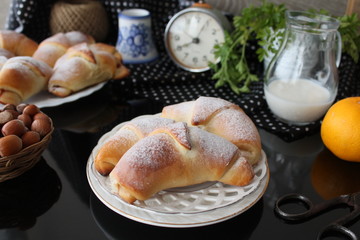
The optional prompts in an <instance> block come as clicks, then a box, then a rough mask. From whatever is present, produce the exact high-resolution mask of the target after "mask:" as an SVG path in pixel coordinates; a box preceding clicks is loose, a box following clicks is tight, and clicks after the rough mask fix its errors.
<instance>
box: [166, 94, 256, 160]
mask: <svg viewBox="0 0 360 240" xmlns="http://www.w3.org/2000/svg"><path fill="white" fill-rule="evenodd" d="M161 117H164V118H169V119H174V120H175V121H182V122H186V123H187V124H189V125H190V126H198V127H200V128H202V129H204V130H206V131H208V132H211V133H214V134H216V135H218V136H221V137H223V138H225V139H227V140H228V141H230V142H232V143H233V144H235V145H236V146H237V147H238V148H239V149H241V150H243V151H245V152H246V158H247V160H248V161H249V162H250V163H251V164H255V163H257V162H258V161H259V160H260V157H261V141H260V135H259V132H258V130H257V129H256V126H255V125H254V123H253V122H252V120H251V119H250V118H249V117H248V116H247V115H246V114H245V112H244V111H243V110H242V109H241V108H240V107H239V106H238V105H235V104H233V103H231V102H228V101H226V100H223V99H220V98H213V97H199V98H198V99H197V100H196V101H189V102H183V103H179V104H174V105H170V106H166V107H164V108H163V110H162V113H161Z"/></svg>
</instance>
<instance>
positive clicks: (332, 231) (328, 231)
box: [317, 224, 359, 240]
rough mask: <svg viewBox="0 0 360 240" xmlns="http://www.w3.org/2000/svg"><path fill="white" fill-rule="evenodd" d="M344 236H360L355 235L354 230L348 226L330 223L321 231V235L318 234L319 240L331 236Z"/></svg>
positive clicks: (353, 237)
mask: <svg viewBox="0 0 360 240" xmlns="http://www.w3.org/2000/svg"><path fill="white" fill-rule="evenodd" d="M339 235H340V236H344V237H347V239H351V240H359V238H358V237H357V236H356V235H355V233H354V232H352V231H351V230H350V229H348V228H347V227H344V226H342V225H339V224H330V225H328V226H327V227H325V228H324V229H323V230H321V231H320V233H319V235H318V236H317V240H321V239H325V238H326V237H329V236H339Z"/></svg>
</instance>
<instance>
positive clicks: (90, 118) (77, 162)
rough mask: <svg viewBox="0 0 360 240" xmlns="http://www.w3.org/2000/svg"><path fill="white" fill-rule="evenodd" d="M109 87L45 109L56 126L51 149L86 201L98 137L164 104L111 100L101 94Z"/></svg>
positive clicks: (143, 100)
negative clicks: (89, 168) (90, 163)
mask: <svg viewBox="0 0 360 240" xmlns="http://www.w3.org/2000/svg"><path fill="white" fill-rule="evenodd" d="M107 91H109V89H104V90H103V91H99V92H97V93H96V94H94V95H91V96H89V97H87V98H84V99H80V100H79V101H77V102H75V103H71V104H64V105H61V106H57V107H54V108H48V109H43V111H44V112H45V113H46V114H47V115H49V116H50V117H51V118H52V119H53V121H54V125H55V127H56V129H55V131H54V132H53V138H52V141H51V143H50V144H49V146H48V151H49V152H50V153H51V155H52V156H53V158H54V159H55V161H56V162H57V164H58V166H59V167H60V169H61V170H62V171H63V172H64V174H65V176H66V177H67V178H68V180H69V182H70V183H71V184H72V186H73V187H74V189H75V191H76V193H77V194H78V195H79V197H80V198H81V199H82V201H83V202H84V203H86V204H88V199H89V194H90V192H91V190H90V186H89V184H88V181H87V177H86V171H85V169H86V164H87V161H88V158H89V156H90V154H91V152H92V150H93V148H94V147H95V146H96V144H97V142H98V140H99V138H100V137H101V136H102V135H104V134H105V133H107V132H109V131H111V130H112V128H114V127H115V126H116V125H118V124H120V123H122V122H125V121H129V120H131V119H133V118H135V117H137V116H140V115H145V114H155V113H158V112H159V111H160V110H161V109H162V107H163V106H162V105H161V104H159V103H158V102H154V101H151V100H148V99H137V100H128V101H126V102H123V101H121V100H116V101H113V102H109V99H108V98H105V97H104V98H101V96H103V95H104V94H105V95H106V93H107ZM93 99H97V101H95V100H93ZM99 99H103V100H99ZM106 99H107V100H106Z"/></svg>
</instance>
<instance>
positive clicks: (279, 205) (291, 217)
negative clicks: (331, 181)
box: [274, 193, 360, 240]
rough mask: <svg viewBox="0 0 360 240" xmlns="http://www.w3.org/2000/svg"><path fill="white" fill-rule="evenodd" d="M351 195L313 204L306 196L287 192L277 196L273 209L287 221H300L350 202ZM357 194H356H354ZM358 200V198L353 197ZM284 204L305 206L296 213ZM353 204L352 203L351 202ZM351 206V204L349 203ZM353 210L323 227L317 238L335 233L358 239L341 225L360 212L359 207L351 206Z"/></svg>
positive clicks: (354, 239) (352, 239)
mask: <svg viewBox="0 0 360 240" xmlns="http://www.w3.org/2000/svg"><path fill="white" fill-rule="evenodd" d="M350 196H351V195H342V196H340V197H338V198H334V199H332V200H328V201H325V202H323V203H321V204H317V205H314V204H313V203H312V201H310V200H309V199H308V198H307V197H305V196H303V195H301V194H296V193H292V194H288V195H285V196H283V197H281V198H279V199H278V200H277V201H276V203H275V208H274V211H275V213H276V214H277V215H278V217H280V218H281V219H283V220H285V221H289V222H296V223H299V222H302V221H305V220H308V219H310V218H312V217H315V216H317V215H319V214H320V213H323V212H325V211H328V210H330V209H332V208H334V207H336V206H338V205H341V204H345V205H348V204H350V203H349V202H348V200H349V199H350V198H351V197H350ZM356 196H358V195H356ZM355 200H358V199H355ZM286 204H295V205H301V206H303V207H304V208H305V210H303V211H300V212H297V213H291V212H288V211H285V210H284V205H286ZM352 204H353V203H352ZM350 206H352V205H350ZM353 207H354V210H355V211H352V212H351V213H350V214H348V215H347V216H345V217H343V218H342V219H339V220H338V221H336V222H334V223H333V224H330V225H328V226H327V227H325V228H324V229H323V230H322V231H321V232H320V233H319V235H318V238H317V239H323V238H325V237H326V236H334V234H336V235H337V236H339V235H341V236H346V237H347V238H348V239H351V240H359V239H358V238H357V236H356V235H355V234H354V233H353V232H352V231H351V230H350V229H348V228H347V227H345V226H343V225H344V224H345V225H346V224H347V223H349V222H350V221H351V220H353V219H355V218H357V217H358V216H359V214H360V209H359V207H358V206H357V205H356V206H353Z"/></svg>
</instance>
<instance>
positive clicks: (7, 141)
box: [0, 135, 22, 157]
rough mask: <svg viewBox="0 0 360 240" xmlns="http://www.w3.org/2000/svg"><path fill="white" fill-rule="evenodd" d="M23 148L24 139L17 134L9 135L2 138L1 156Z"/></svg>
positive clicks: (0, 142) (0, 141)
mask: <svg viewBox="0 0 360 240" xmlns="http://www.w3.org/2000/svg"><path fill="white" fill-rule="evenodd" d="M21 149H22V141H21V139H20V138H19V137H18V136H16V135H8V136H5V137H2V138H0V156H1V157H5V156H10V155H13V154H15V153H18V152H20V151H21Z"/></svg>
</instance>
